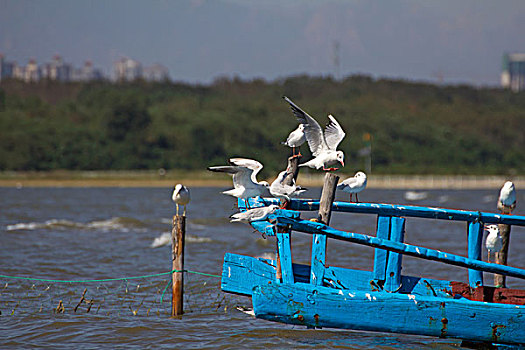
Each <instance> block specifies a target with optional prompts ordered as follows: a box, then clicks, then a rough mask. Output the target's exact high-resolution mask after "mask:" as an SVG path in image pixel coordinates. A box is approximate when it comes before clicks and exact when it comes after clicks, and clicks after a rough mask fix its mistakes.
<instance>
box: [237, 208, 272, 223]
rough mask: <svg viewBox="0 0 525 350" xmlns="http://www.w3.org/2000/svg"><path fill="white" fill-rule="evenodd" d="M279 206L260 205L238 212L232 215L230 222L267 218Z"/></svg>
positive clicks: (246, 221) (248, 221)
mask: <svg viewBox="0 0 525 350" xmlns="http://www.w3.org/2000/svg"><path fill="white" fill-rule="evenodd" d="M277 209H279V206H277V205H275V204H272V205H269V206H267V207H259V208H254V209H249V210H246V211H243V212H240V213H236V214H233V215H231V216H230V222H245V223H248V224H249V223H251V222H252V221H261V220H266V219H267V218H268V215H270V214H273V213H274V212H275V211H276V210H277Z"/></svg>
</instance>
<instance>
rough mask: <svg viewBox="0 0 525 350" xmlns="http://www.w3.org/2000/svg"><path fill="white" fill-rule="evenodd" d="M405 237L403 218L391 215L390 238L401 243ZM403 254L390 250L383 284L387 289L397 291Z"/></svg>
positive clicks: (399, 284) (399, 283)
mask: <svg viewBox="0 0 525 350" xmlns="http://www.w3.org/2000/svg"><path fill="white" fill-rule="evenodd" d="M404 239H405V219H404V218H398V217H395V216H394V217H392V218H391V221H390V240H391V241H393V242H401V243H403V241H404ZM402 259H403V255H401V254H399V253H395V252H390V254H389V255H388V264H387V267H386V281H385V286H386V288H387V289H388V290H389V291H397V290H399V289H400V286H401V262H402Z"/></svg>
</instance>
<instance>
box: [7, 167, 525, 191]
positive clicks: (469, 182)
mask: <svg viewBox="0 0 525 350" xmlns="http://www.w3.org/2000/svg"><path fill="white" fill-rule="evenodd" d="M336 174H337V175H338V176H339V177H340V178H342V179H345V178H347V177H349V176H351V175H349V174H344V173H336ZM323 176H324V175H323V174H321V173H319V174H313V173H308V174H300V175H299V179H298V181H297V182H298V183H299V184H301V185H303V186H305V187H308V186H310V187H320V186H322V184H323ZM267 180H270V181H271V180H273V179H267ZM507 180H512V181H513V182H514V184H515V185H516V187H517V188H518V189H520V188H524V187H525V176H513V177H506V176H485V175H476V176H474V175H372V176H369V178H368V186H367V188H371V189H373V188H378V189H412V190H416V189H499V188H501V186H502V185H503V183H505V181H507ZM177 183H184V184H186V185H187V186H193V187H229V186H231V180H230V179H229V177H228V176H224V175H217V174H210V173H207V172H183V171H168V172H166V173H163V172H160V173H159V172H158V171H53V172H2V173H0V187H19V188H21V187H172V186H174V185H175V184H177Z"/></svg>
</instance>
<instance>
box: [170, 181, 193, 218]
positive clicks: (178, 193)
mask: <svg viewBox="0 0 525 350" xmlns="http://www.w3.org/2000/svg"><path fill="white" fill-rule="evenodd" d="M171 199H172V200H173V201H174V202H175V205H176V206H177V216H178V215H179V205H183V206H184V212H183V214H182V216H186V205H187V204H188V203H189V202H190V199H191V197H190V190H189V188H188V187H186V186H184V185H181V184H177V186H175V189H174V190H173V195H172V196H171Z"/></svg>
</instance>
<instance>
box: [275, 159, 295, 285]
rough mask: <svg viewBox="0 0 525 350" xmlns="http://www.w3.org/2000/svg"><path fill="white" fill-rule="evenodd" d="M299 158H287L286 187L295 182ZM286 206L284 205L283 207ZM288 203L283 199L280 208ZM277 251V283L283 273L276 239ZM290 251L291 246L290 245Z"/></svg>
mask: <svg viewBox="0 0 525 350" xmlns="http://www.w3.org/2000/svg"><path fill="white" fill-rule="evenodd" d="M300 158H301V157H300V156H298V157H289V158H288V167H287V168H286V171H287V172H288V176H286V178H285V179H284V183H285V184H287V185H291V184H292V183H293V182H294V181H295V180H297V175H299V160H300ZM285 204H286V205H285ZM289 205H290V203H288V202H287V201H286V200H285V199H281V206H282V207H284V208H288V206H289ZM277 232H278V233H288V230H287V229H284V228H280V227H279V228H278V229H277ZM276 244H277V249H276V254H275V264H276V265H277V266H276V267H277V269H276V271H275V278H276V279H277V281H281V280H282V278H283V273H282V269H281V256H280V254H279V242H278V239H276ZM290 249H291V245H290Z"/></svg>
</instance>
